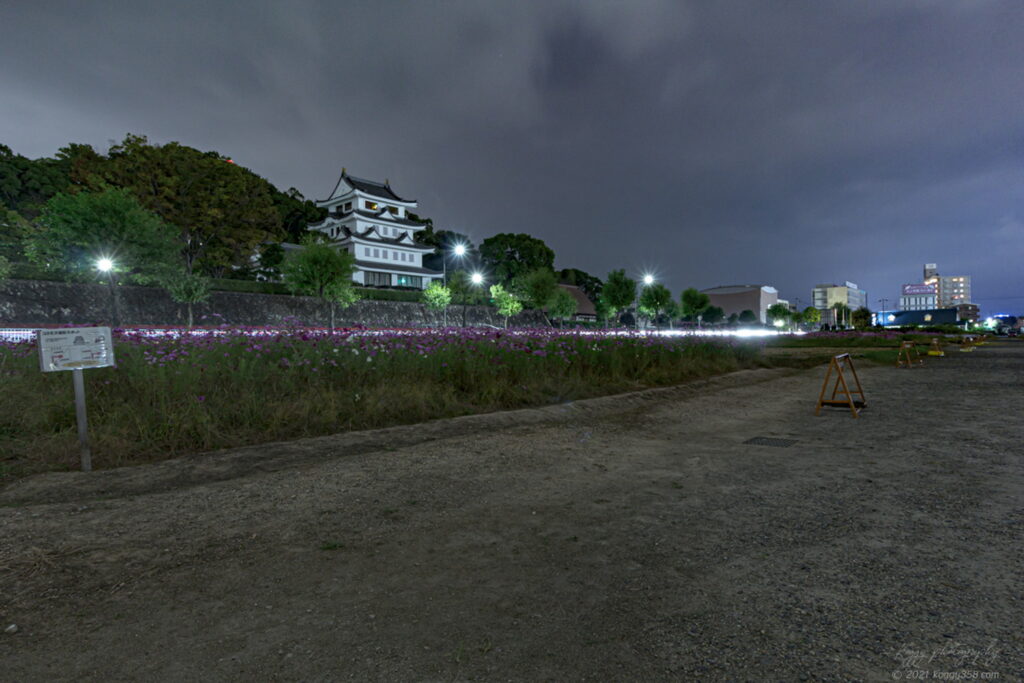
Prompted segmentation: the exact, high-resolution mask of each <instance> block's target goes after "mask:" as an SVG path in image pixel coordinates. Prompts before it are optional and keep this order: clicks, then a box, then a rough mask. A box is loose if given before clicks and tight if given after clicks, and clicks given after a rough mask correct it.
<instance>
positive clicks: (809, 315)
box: [803, 306, 821, 325]
mask: <svg viewBox="0 0 1024 683" xmlns="http://www.w3.org/2000/svg"><path fill="white" fill-rule="evenodd" d="M803 313H804V322H805V323H807V324H808V325H816V324H817V323H819V322H821V311H819V310H818V309H817V308H815V307H814V306H808V307H807V308H805V309H804V311H803Z"/></svg>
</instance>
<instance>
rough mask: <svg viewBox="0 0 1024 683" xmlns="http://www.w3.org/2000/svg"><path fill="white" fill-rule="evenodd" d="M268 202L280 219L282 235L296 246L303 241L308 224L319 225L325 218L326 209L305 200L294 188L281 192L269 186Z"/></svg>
mask: <svg viewBox="0 0 1024 683" xmlns="http://www.w3.org/2000/svg"><path fill="white" fill-rule="evenodd" d="M270 200H271V203H272V204H273V206H274V210H275V211H277V215H278V217H279V218H280V221H281V228H282V230H283V232H284V234H285V235H286V236H287V239H288V240H290V241H292V242H294V243H296V244H298V243H300V242H301V241H302V240H303V239H305V237H306V232H307V230H308V226H309V224H310V223H319V222H320V221H322V220H323V219H325V218H327V209H325V208H323V207H321V206H317V205H316V204H314V203H313V202H311V201H310V200H308V199H306V198H305V197H303V196H302V193H301V192H299V191H298V190H296V189H295V188H294V187H289V188H288V191H287V192H281V191H280V190H278V189H277V188H275V187H274V186H272V185H271V186H270Z"/></svg>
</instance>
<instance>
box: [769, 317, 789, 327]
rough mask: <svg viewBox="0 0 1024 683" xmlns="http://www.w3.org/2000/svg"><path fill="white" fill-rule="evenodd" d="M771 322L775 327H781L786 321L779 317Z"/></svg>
mask: <svg viewBox="0 0 1024 683" xmlns="http://www.w3.org/2000/svg"><path fill="white" fill-rule="evenodd" d="M772 324H773V325H775V327H782V326H783V325H785V324H786V321H784V320H783V319H782V318H779V319H778V320H776V321H775V322H774V323H772Z"/></svg>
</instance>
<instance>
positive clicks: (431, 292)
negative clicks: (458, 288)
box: [423, 280, 452, 311]
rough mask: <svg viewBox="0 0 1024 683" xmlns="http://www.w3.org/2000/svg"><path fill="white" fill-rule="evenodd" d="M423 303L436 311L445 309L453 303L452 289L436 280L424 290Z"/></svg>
mask: <svg viewBox="0 0 1024 683" xmlns="http://www.w3.org/2000/svg"><path fill="white" fill-rule="evenodd" d="M423 303H424V304H426V305H427V308H430V309H432V310H435V311H443V310H444V309H446V308H448V306H450V305H451V303H452V291H451V290H450V289H448V288H447V287H445V286H444V285H443V284H441V283H440V282H438V281H437V280H434V281H433V282H431V283H430V284H429V285H427V288H426V289H424V290H423Z"/></svg>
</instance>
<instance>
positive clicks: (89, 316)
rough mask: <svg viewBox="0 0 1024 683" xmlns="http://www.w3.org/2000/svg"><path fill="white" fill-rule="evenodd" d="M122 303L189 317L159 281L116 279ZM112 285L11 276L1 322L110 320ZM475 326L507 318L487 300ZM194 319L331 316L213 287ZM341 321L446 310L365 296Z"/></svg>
mask: <svg viewBox="0 0 1024 683" xmlns="http://www.w3.org/2000/svg"><path fill="white" fill-rule="evenodd" d="M116 291H117V304H118V310H119V313H120V318H121V324H122V325H184V324H185V323H186V322H187V321H188V313H187V310H186V307H185V305H184V304H177V303H175V302H174V301H172V300H171V297H170V296H169V295H168V294H167V292H166V291H164V290H163V289H160V288H158V287H131V286H120V287H117V289H116ZM110 303H111V302H110V291H109V289H108V288H107V286H106V285H101V284H77V283H66V282H51V281H45V280H8V281H7V282H6V283H4V284H0V326H3V327H19V326H25V327H33V326H36V325H66V324H90V323H93V324H109V321H110V319H111V313H110V311H111V306H110ZM462 315H463V310H462V306H452V307H450V308H449V309H448V323H449V324H450V325H461V324H462ZM465 315H466V324H467V325H469V326H480V325H494V326H497V327H501V326H503V325H504V324H505V321H504V318H502V317H501V316H500V315H498V312H497V311H496V310H495V309H493V308H491V307H489V306H468V307H467V308H466V311H465ZM193 316H194V319H195V324H196V325H220V324H228V325H255V326H259V325H282V324H287V323H289V322H293V321H297V322H298V324H302V325H308V326H326V325H328V324H329V323H330V314H329V312H328V310H327V307H326V306H325V305H324V304H323V303H321V302H320V301H319V300H317V299H314V298H312V297H306V296H286V295H280V294H248V293H242V292H212V293H211V294H210V298H209V299H208V300H207V301H206V302H205V303H202V304H195V305H194V306H193ZM336 316H337V317H336V324H337V325H338V326H339V327H350V326H353V325H364V326H366V327H431V326H440V325H441V324H442V314H441V312H439V311H430V310H428V309H427V308H426V306H424V305H422V304H418V303H411V302H406V301H378V300H375V299H364V300H362V301H359V302H358V303H356V304H355V305H353V306H351V307H350V308H347V309H344V310H341V309H338V310H337V311H336ZM509 324H510V325H516V326H520V327H544V326H546V324H547V323H546V322H545V320H544V316H543V315H542V314H540V313H539V312H536V311H524V312H523V313H521V314H519V315H517V316H515V317H513V318H512V319H511V320H510V322H509Z"/></svg>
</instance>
